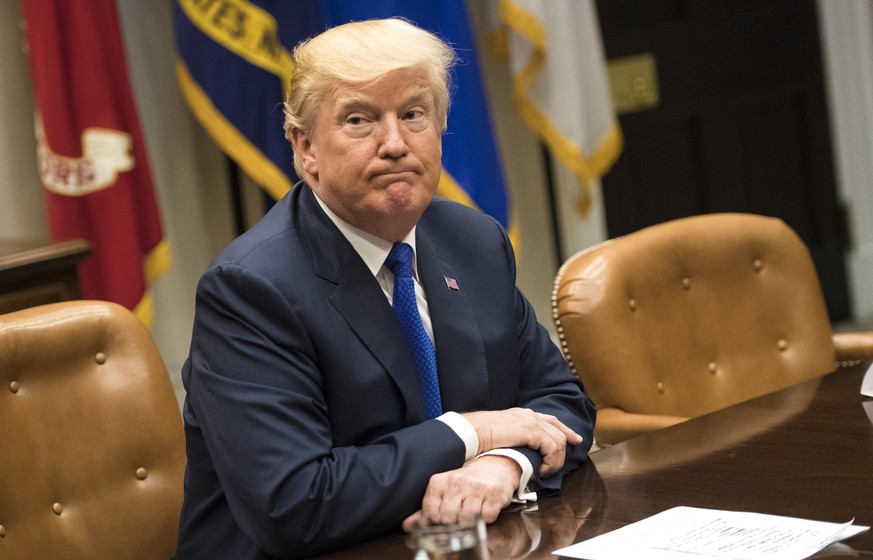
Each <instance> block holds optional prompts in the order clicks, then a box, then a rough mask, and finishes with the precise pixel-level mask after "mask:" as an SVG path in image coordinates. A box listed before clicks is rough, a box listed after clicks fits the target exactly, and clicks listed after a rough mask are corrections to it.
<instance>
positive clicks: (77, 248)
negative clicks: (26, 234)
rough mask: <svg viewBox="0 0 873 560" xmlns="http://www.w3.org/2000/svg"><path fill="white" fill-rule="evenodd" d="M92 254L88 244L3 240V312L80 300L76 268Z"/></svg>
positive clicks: (0, 271)
mask: <svg viewBox="0 0 873 560" xmlns="http://www.w3.org/2000/svg"><path fill="white" fill-rule="evenodd" d="M90 253H91V246H90V245H89V244H88V242H87V241H84V240H81V239H76V240H71V241H62V242H60V243H48V242H37V241H29V240H12V239H0V313H9V312H11V311H17V310H19V309H24V308H26V307H33V306H35V305H42V304H45V303H54V302H58V301H65V300H70V299H79V279H78V276H77V274H76V268H77V266H78V265H79V263H80V262H81V261H82V260H83V259H85V258H86V257H87V256H88V255H89V254H90Z"/></svg>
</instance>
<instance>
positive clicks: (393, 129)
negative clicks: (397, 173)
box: [379, 114, 409, 158]
mask: <svg viewBox="0 0 873 560" xmlns="http://www.w3.org/2000/svg"><path fill="white" fill-rule="evenodd" d="M379 127H380V133H381V136H380V138H379V157H380V158H399V157H403V156H405V155H406V154H407V153H409V146H408V145H407V143H406V138H405V137H404V136H403V133H404V130H403V124H402V121H401V120H400V119H399V118H398V117H397V116H396V115H391V114H389V115H387V116H385V117H384V118H383V119H382V122H380V123H379Z"/></svg>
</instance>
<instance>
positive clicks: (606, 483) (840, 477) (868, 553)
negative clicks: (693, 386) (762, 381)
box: [325, 362, 873, 560]
mask: <svg viewBox="0 0 873 560" xmlns="http://www.w3.org/2000/svg"><path fill="white" fill-rule="evenodd" d="M868 367H870V362H864V363H862V364H859V365H856V366H852V367H847V368H841V369H839V370H837V371H835V372H833V373H830V374H827V375H825V376H823V377H820V378H817V379H813V380H810V381H807V382H804V383H800V384H798V385H794V386H792V387H789V388H787V389H783V390H781V391H777V392H774V393H770V394H768V395H764V396H763V397H759V398H756V399H753V400H750V401H746V402H744V403H740V404H738V405H735V406H732V407H729V408H726V409H723V410H719V411H716V412H713V413H711V414H707V415H704V416H700V417H698V418H694V419H692V420H689V421H688V422H684V423H682V424H679V425H676V426H673V427H670V428H667V429H664V430H660V431H657V432H653V433H651V434H647V435H645V436H640V437H637V438H634V439H631V440H628V441H625V442H623V443H620V444H617V445H614V446H611V447H607V448H605V449H601V450H599V451H596V452H594V453H592V454H591V460H590V461H588V462H587V463H586V464H584V465H583V467H582V468H580V469H579V470H577V471H576V472H574V473H571V474H570V475H568V476H567V478H566V479H565V481H564V489H563V491H562V492H561V494H559V495H557V496H553V497H548V498H542V499H540V501H539V502H538V503H537V504H536V506H535V509H534V508H528V509H527V510H525V509H520V508H516V509H512V508H510V509H508V510H506V511H504V512H503V513H501V515H500V518H499V519H498V520H497V521H496V522H495V523H494V524H492V525H490V526H489V527H488V542H489V548H490V549H491V557H492V560H504V559H511V558H527V559H545V558H558V557H557V556H554V555H552V554H551V552H552V551H553V550H555V549H558V548H561V547H564V546H567V545H570V544H573V543H576V542H579V541H582V540H585V539H588V538H591V537H594V536H596V535H599V534H602V533H605V532H608V531H611V530H614V529H618V528H619V527H622V526H624V525H627V524H629V523H633V522H635V521H639V520H641V519H644V518H646V517H649V516H651V515H654V514H656V513H658V512H661V511H663V510H666V509H669V508H671V507H674V506H680V505H684V506H695V507H704V508H713V509H724V510H735V511H750V512H758V513H769V514H775V515H783V516H790V517H800V518H804V519H813V520H819V521H829V522H847V521H849V520H850V519H852V518H853V517H854V519H855V524H857V525H867V526H873V419H871V417H870V416H868V410H869V414H870V415H871V416H873V399H871V398H870V397H865V396H863V395H861V394H860V389H861V380H862V377H863V375H864V372H865V371H866V370H867V368H868ZM865 403H866V408H865ZM537 534H538V535H539V536H538V537H537V539H536V540H532V539H531V537H530V536H529V535H537ZM413 557H414V552H413V550H412V549H411V548H409V547H408V546H407V537H406V535H404V534H403V533H401V532H397V533H396V534H392V535H388V536H386V537H383V538H380V539H377V540H374V541H371V542H369V543H365V544H362V545H360V546H356V547H353V548H350V549H347V550H344V551H342V552H339V553H336V554H332V555H329V556H326V557H325V558H333V559H357V558H361V559H364V558H367V559H372V558H376V559H379V560H392V559H398V560H399V559H405V560H409V559H412V558H413ZM814 558H817V559H818V558H873V530H871V531H867V532H866V533H863V534H861V535H858V536H855V537H852V538H851V539H848V540H845V541H842V542H840V543H835V544H833V545H831V546H830V547H828V548H827V549H825V550H823V551H822V552H820V553H819V554H817V555H816V556H815V557H814Z"/></svg>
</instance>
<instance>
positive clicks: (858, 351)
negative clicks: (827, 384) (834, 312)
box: [833, 331, 873, 365]
mask: <svg viewBox="0 0 873 560" xmlns="http://www.w3.org/2000/svg"><path fill="white" fill-rule="evenodd" d="M833 339H834V355H835V357H836V360H837V364H838V365H840V364H841V363H843V362H855V361H859V360H869V359H871V358H873V332H870V331H866V332H836V333H834V336H833Z"/></svg>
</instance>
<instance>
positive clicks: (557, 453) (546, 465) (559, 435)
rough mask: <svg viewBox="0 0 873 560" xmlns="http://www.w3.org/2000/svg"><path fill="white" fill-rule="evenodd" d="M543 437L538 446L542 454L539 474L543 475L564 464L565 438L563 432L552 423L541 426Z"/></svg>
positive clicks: (556, 469)
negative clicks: (541, 442) (541, 443)
mask: <svg viewBox="0 0 873 560" xmlns="http://www.w3.org/2000/svg"><path fill="white" fill-rule="evenodd" d="M543 438H544V442H543V445H542V446H541V448H540V453H541V454H542V455H543V464H542V465H541V466H540V475H542V476H545V475H548V474H551V473H554V472H557V471H559V470H560V469H561V468H562V467H563V466H564V458H565V455H566V450H567V439H566V437H565V436H564V432H562V431H561V430H558V429H557V428H555V427H554V426H552V425H546V426H545V427H544V428H543Z"/></svg>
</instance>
